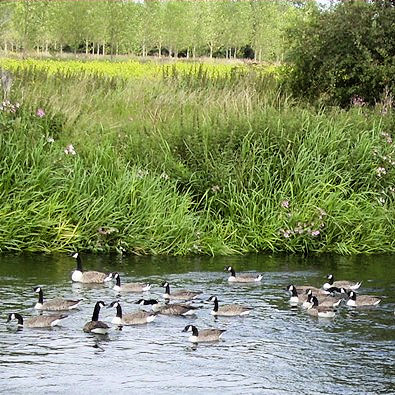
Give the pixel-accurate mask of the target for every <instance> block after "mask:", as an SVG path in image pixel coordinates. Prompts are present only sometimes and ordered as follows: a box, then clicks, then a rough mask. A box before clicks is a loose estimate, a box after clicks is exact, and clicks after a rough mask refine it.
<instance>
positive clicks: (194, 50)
mask: <svg viewBox="0 0 395 395" xmlns="http://www.w3.org/2000/svg"><path fill="white" fill-rule="evenodd" d="M192 57H193V59H195V58H196V47H195V46H193V48H192Z"/></svg>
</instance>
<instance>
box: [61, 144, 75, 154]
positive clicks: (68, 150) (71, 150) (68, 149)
mask: <svg viewBox="0 0 395 395" xmlns="http://www.w3.org/2000/svg"><path fill="white" fill-rule="evenodd" d="M64 153H65V154H66V155H69V154H70V155H76V154H77V153H76V152H75V149H74V147H73V144H69V145H68V146H67V147H66V148H65V149H64Z"/></svg>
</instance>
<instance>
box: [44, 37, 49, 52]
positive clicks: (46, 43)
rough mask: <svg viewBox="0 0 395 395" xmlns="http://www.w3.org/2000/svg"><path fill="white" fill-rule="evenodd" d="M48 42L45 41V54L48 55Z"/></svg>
mask: <svg viewBox="0 0 395 395" xmlns="http://www.w3.org/2000/svg"><path fill="white" fill-rule="evenodd" d="M48 45H49V44H48V40H45V53H48Z"/></svg>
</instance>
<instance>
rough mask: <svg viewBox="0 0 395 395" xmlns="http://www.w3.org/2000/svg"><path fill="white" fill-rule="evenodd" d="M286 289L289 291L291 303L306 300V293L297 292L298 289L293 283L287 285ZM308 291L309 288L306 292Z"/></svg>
mask: <svg viewBox="0 0 395 395" xmlns="http://www.w3.org/2000/svg"><path fill="white" fill-rule="evenodd" d="M286 290H287V291H289V292H291V297H290V299H289V302H290V303H291V304H298V303H303V302H305V301H306V300H307V293H299V291H298V289H297V288H296V287H295V285H293V284H290V285H288V286H287V288H286ZM308 291H310V290H307V292H308Z"/></svg>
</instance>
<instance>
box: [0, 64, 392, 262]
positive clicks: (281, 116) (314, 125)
mask: <svg viewBox="0 0 395 395" xmlns="http://www.w3.org/2000/svg"><path fill="white" fill-rule="evenodd" d="M64 63H65V62H61V65H60V66H59V67H63V68H64V67H68V66H65V65H64ZM55 66H56V62H54V65H53V64H51V67H52V69H51V72H50V73H49V72H48V71H47V70H43V69H42V68H41V69H40V68H37V67H35V65H34V64H30V63H23V62H21V63H20V64H19V66H18V67H13V68H12V70H13V71H12V73H13V86H12V90H11V97H10V101H11V103H14V104H15V103H16V102H19V103H20V108H19V109H17V110H16V111H15V112H12V111H11V112H10V111H7V110H3V111H0V127H1V132H0V174H1V176H0V177H1V178H0V180H1V190H0V198H1V202H2V204H1V206H0V249H1V251H21V250H29V251H45V252H47V251H48V252H49V251H65V250H70V249H79V250H86V251H114V250H118V251H127V252H130V253H135V254H173V255H187V254H194V253H196V254H234V253H247V252H260V251H274V252H338V253H342V254H349V253H377V252H394V251H395V244H394V240H395V237H394V236H395V228H394V226H393V218H395V208H394V207H395V205H394V198H395V190H394V186H393V180H394V179H395V170H394V168H395V166H394V165H395V150H394V144H393V143H392V142H391V135H390V131H391V130H392V129H393V126H394V125H393V124H392V123H391V122H393V121H392V117H391V116H390V115H391V114H387V115H386V116H383V115H381V114H379V113H377V112H376V111H375V110H374V109H367V108H352V109H350V110H349V111H344V110H339V109H336V108H328V109H319V108H314V107H311V106H307V105H305V104H303V103H301V102H296V101H295V100H293V99H292V97H290V96H288V95H287V93H286V92H284V91H283V89H282V88H281V78H278V76H276V75H273V73H262V72H257V71H256V70H254V69H251V70H243V71H242V72H239V71H237V72H236V71H233V72H229V73H224V72H223V71H221V72H219V73H217V74H216V73H215V72H214V71H212V70H211V71H210V72H207V71H205V69H204V68H203V67H199V66H194V68H191V67H189V68H188V69H186V70H183V69H181V68H178V69H177V68H174V69H171V68H170V69H167V70H166V71H163V70H162V73H161V74H160V77H158V78H151V75H148V76H145V75H138V76H128V78H123V77H118V76H117V75H115V76H108V75H99V74H98V73H94V72H92V73H89V72H86V71H85V70H83V71H81V70H80V69H78V68H77V69H76V71H73V72H72V73H69V74H67V73H66V74H65V73H64V72H63V71H59V70H58V71H59V72H58V71H57V70H56V67H55ZM110 66H111V65H109V64H106V65H105V67H106V68H109V67H110ZM73 67H74V66H73ZM84 67H87V66H86V65H85V66H84ZM95 67H97V66H95ZM114 67H115V65H114ZM116 67H119V64H118V63H117V64H116ZM155 75H158V74H155ZM38 109H41V110H42V113H40V112H38V111H37V110H38ZM43 113H44V114H43ZM70 144H72V146H73V150H74V152H75V155H73V150H72V149H71V147H70V146H69V145H70ZM67 147H68V148H67ZM65 149H66V151H67V152H68V153H67V154H66V153H65Z"/></svg>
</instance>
